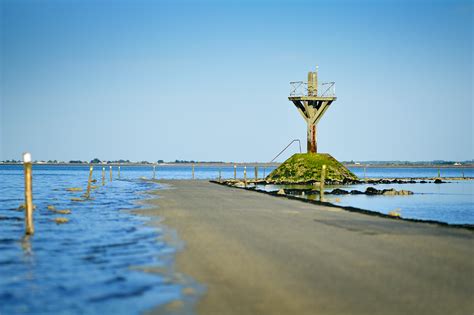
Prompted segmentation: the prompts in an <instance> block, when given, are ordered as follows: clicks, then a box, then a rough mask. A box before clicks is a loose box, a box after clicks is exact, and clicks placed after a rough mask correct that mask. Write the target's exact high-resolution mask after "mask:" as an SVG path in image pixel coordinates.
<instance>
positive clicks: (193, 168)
mask: <svg viewBox="0 0 474 315" xmlns="http://www.w3.org/2000/svg"><path fill="white" fill-rule="evenodd" d="M193 179H194V164H193Z"/></svg>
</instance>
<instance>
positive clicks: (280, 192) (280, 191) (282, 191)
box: [277, 188, 285, 195]
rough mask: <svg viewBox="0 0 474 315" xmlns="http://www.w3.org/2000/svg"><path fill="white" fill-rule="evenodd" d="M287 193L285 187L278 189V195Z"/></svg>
mask: <svg viewBox="0 0 474 315" xmlns="http://www.w3.org/2000/svg"><path fill="white" fill-rule="evenodd" d="M284 194H285V190H284V189H283V188H281V189H280V190H278V192H277V195H284Z"/></svg>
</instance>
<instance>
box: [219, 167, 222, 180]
mask: <svg viewBox="0 0 474 315" xmlns="http://www.w3.org/2000/svg"><path fill="white" fill-rule="evenodd" d="M221 179H222V177H221V169H219V183H220V182H221Z"/></svg>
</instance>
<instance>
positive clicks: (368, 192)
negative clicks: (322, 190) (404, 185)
mask: <svg viewBox="0 0 474 315" xmlns="http://www.w3.org/2000/svg"><path fill="white" fill-rule="evenodd" d="M326 194H328V195H349V194H351V195H383V196H401V195H413V192H412V191H409V190H395V189H393V188H391V189H380V190H379V189H376V188H374V187H368V188H367V189H366V190H365V191H360V190H351V191H347V190H344V189H340V188H336V189H333V190H332V191H330V192H327V193H326Z"/></svg>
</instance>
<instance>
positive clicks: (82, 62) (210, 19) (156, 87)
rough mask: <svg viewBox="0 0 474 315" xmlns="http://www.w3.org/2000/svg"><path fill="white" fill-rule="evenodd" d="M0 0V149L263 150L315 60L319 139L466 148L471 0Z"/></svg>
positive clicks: (286, 132) (271, 149)
mask: <svg viewBox="0 0 474 315" xmlns="http://www.w3.org/2000/svg"><path fill="white" fill-rule="evenodd" d="M0 3H1V22H0V27H1V55H0V58H1V68H0V74H1V77H0V80H1V81H0V89H1V90H0V92H1V96H0V97H1V98H0V102H1V111H0V122H1V126H0V133H1V135H0V139H1V146H0V150H1V151H0V159H1V160H3V159H19V158H20V157H21V153H22V152H23V151H26V150H28V151H31V152H32V154H33V158H34V159H45V160H47V159H58V160H70V159H83V160H89V159H92V158H94V157H98V158H100V159H105V160H115V159H131V160H150V161H156V160H158V159H164V160H174V159H195V160H225V161H268V160H270V159H271V158H273V156H274V155H275V154H276V153H278V151H280V150H281V149H282V148H283V147H284V146H285V145H286V144H287V143H288V142H289V141H290V140H291V139H294V138H299V139H301V140H302V142H303V143H304V147H305V146H306V145H305V143H306V141H305V139H306V126H305V123H304V121H303V119H302V118H301V117H300V115H299V113H298V112H297V110H296V109H295V108H294V106H293V105H292V103H291V102H289V101H288V98H287V97H288V94H289V91H290V89H289V82H290V81H295V80H305V79H306V75H307V72H308V71H309V70H312V69H314V67H315V66H316V65H319V78H320V81H336V86H337V89H336V92H337V96H338V99H337V101H336V102H335V103H333V105H332V106H331V107H330V108H329V110H328V111H327V112H326V114H325V116H324V117H323V118H322V120H321V122H320V123H319V126H318V140H319V142H318V144H319V149H320V151H321V152H329V153H331V154H332V155H333V156H334V157H336V158H337V159H340V160H351V159H353V160H433V159H446V160H466V159H472V158H473V157H474V154H473V120H474V116H473V63H472V58H473V39H472V35H473V34H472V33H473V4H472V3H473V2H472V1H411V0H410V1H171V0H170V1H143V0H129V1H111V0H110V1H106V0H102V1H101V0H97V1H87V0H86V1H84V0H81V1H78V0H63V1H59V0H56V1H52V0H49V1H48V0H45V1H23V0H0ZM293 152H295V151H293ZM289 154H290V153H288V154H287V155H286V156H284V157H283V159H284V158H285V157H288V155H289Z"/></svg>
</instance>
